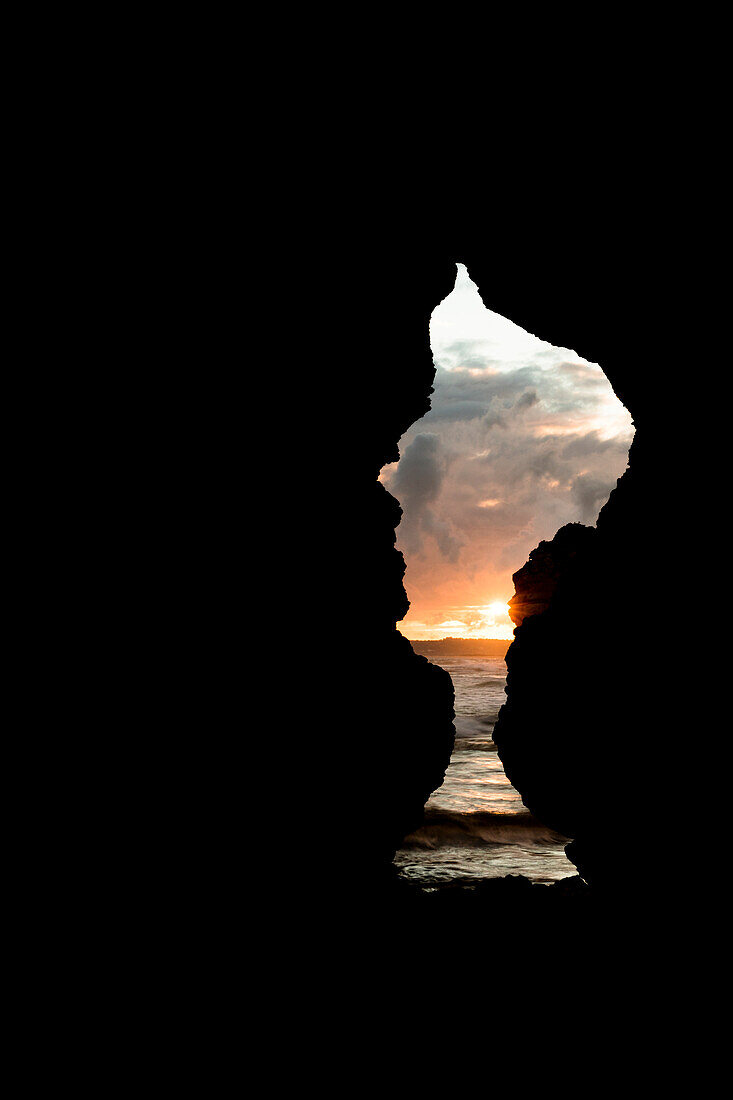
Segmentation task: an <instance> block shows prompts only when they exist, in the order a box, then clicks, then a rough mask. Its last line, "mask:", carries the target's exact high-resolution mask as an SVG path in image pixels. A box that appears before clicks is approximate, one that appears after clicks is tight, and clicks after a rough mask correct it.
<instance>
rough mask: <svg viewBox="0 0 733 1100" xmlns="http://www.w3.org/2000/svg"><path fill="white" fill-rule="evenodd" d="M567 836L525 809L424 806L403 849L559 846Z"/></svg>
mask: <svg viewBox="0 0 733 1100" xmlns="http://www.w3.org/2000/svg"><path fill="white" fill-rule="evenodd" d="M567 841H568V838H567V837H564V836H562V835H561V834H560V833H556V832H555V831H554V829H549V828H548V827H547V826H546V825H543V824H542V823H541V822H540V821H538V820H537V818H536V817H533V816H532V814H531V813H529V811H525V812H523V813H508V814H497V813H491V812H490V811H487V810H480V811H476V812H474V813H458V812H450V811H447V810H435V809H427V810H426V811H425V823H424V824H423V825H421V827H420V828H419V829H416V830H415V832H414V833H411V834H410V835H409V836H408V837H406V838H405V840H404V841H403V844H402V847H403V848H428V849H436V848H443V847H446V846H451V847H478V846H480V845H482V844H516V843H524V844H552V845H563V844H566V843H567Z"/></svg>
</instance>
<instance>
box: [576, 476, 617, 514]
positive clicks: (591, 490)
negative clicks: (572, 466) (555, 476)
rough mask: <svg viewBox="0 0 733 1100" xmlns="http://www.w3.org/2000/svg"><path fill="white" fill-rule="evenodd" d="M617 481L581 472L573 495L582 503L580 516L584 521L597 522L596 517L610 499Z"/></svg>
mask: <svg viewBox="0 0 733 1100" xmlns="http://www.w3.org/2000/svg"><path fill="white" fill-rule="evenodd" d="M615 484H616V482H615V480H614V481H609V480H608V479H607V478H598V477H593V476H592V475H591V474H580V475H579V476H578V477H576V478H575V480H574V481H573V484H572V488H571V496H572V498H573V500H575V501H576V502H577V503H578V504H579V505H580V518H581V521H582V522H583V523H595V521H596V517H597V516H598V513H599V512H600V510H601V508H602V507H603V505H604V504H605V503H606V501H607V500H608V498H609V496H610V494H611V490H612V489H613V488H614V486H615Z"/></svg>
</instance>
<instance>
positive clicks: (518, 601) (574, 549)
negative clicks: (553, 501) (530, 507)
mask: <svg viewBox="0 0 733 1100" xmlns="http://www.w3.org/2000/svg"><path fill="white" fill-rule="evenodd" d="M594 536H595V531H594V530H593V528H591V527H584V526H583V525H582V524H581V523H567V524H565V526H564V527H561V528H560V530H559V531H558V532H557V534H556V535H555V536H554V538H553V539H551V540H550V541H546V540H543V541H542V542H541V543H540V544H539V546H537V547H536V549H534V550H532V552H531V553H530V555H529V560H528V561H527V563H526V565H523V566H522V568H521V569H518V570H517V572H516V573H514V575H513V576H512V580H513V582H514V589H515V594H514V595H513V596H512V598H511V599H510V600H509V604H508V606H509V617H510V619H511V620H512V622H513V623H514V625H515V626H520V625H521V623H522V622H523V621H524V619H527V618H529V616H530V615H539V614H540V613H541V612H543V611H546V610H547V608H548V607H549V605H550V601H551V599H552V597H553V595H554V593H555V590H556V589H557V586H558V584H559V583H560V579H561V577H562V576H563V573H566V572H567V571H568V569H569V568H571V562H572V561H573V559H574V558H576V557H577V555H578V554H579V553H582V552H583V550H584V549H586V548H587V547H589V546H590V543H591V542H592V540H593V538H594Z"/></svg>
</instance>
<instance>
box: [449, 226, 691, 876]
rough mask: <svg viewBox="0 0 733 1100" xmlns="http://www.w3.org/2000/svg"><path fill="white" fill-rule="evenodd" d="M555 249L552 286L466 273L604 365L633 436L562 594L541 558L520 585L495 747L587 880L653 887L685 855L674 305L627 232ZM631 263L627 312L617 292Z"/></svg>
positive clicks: (556, 339)
mask: <svg viewBox="0 0 733 1100" xmlns="http://www.w3.org/2000/svg"><path fill="white" fill-rule="evenodd" d="M578 233H580V230H578ZM555 243H556V247H555V251H554V255H555V257H556V259H555V260H554V262H553V264H552V272H551V277H550V273H548V272H547V271H543V270H541V268H540V266H539V265H535V264H527V265H525V267H524V269H521V268H520V267H519V266H518V265H517V263H516V262H513V260H512V259H511V258H510V257H509V258H507V262H506V264H500V265H498V268H497V265H496V263H495V260H496V257H494V258H493V259H492V258H491V257H490V256H488V255H482V254H481V250H480V249H478V248H475V247H474V248H473V249H471V248H470V247H469V248H467V250H466V263H467V266H468V269H469V271H470V273H471V276H472V278H473V279H474V280H475V281H476V283H477V285H478V286H479V289H480V291H481V294H482V297H483V299H484V301H485V303H486V304H487V306H489V307H490V308H492V309H495V310H497V311H498V312H500V313H502V314H504V315H505V316H507V317H509V318H511V319H512V320H514V321H516V322H517V323H519V324H521V325H522V326H523V327H525V328H527V329H528V330H529V331H531V332H534V333H536V334H537V335H538V336H540V337H542V338H543V339H546V340H549V341H551V342H552V343H554V344H558V345H560V346H565V347H571V348H574V349H575V350H576V351H577V352H579V353H580V354H581V355H583V356H585V357H586V358H588V359H591V360H592V361H595V362H598V363H599V364H600V365H601V367H602V369H603V370H604V373H605V374H606V375H607V377H608V378H609V380H610V381H611V384H612V385H613V388H614V390H615V392H616V394H617V395H618V397H619V398H620V399H621V400H622V401H623V403H624V404H625V405H626V407H627V408H628V409H629V411H630V412H631V414H632V416H633V419H634V427H635V433H636V434H635V437H634V441H633V444H632V447H631V450H630V455H629V467H628V469H627V471H626V473H625V474H624V476H623V477H622V478H620V479H619V482H618V484H617V487H616V489H615V490H614V491H613V493H612V494H611V497H610V499H609V501H608V503H607V504H606V505H605V507H604V508H603V509H602V511H601V513H600V516H599V519H598V522H597V526H596V529H595V530H591V531H590V532H589V533H588V534H585V533H584V532H585V531H586V530H587V529H581V531H580V532H578V536H579V537H575V538H574V539H573V538H572V533H571V540H570V541H573V542H574V543H575V545H574V547H573V552H572V553H570V554H567V553H565V554H563V553H560V554H559V558H558V560H557V561H556V563H555V564H556V566H557V568H556V571H555V576H554V577H553V578H552V583H551V585H550V586H549V589H548V585H547V575H546V573H545V575H544V576H537V575H535V576H532V567H533V562H532V558H533V557H534V558H535V561H536V558H537V556H538V552H537V551H535V552H534V554H533V555H530V562H528V563H527V565H526V566H525V567H524V568H523V570H520V571H519V573H518V574H517V579H518V581H519V584H518V587H517V604H519V605H523V607H520V610H523V611H524V612H525V613H526V617H524V618H523V621H522V622H521V624H520V625H519V626H518V627H517V629H516V631H515V641H514V642H513V644H512V646H511V647H510V649H509V652H508V654H507V668H508V677H507V702H506V704H505V706H504V707H503V708H502V711H501V713H500V716H499V720H498V723H497V726H496V728H495V731H494V737H495V740H496V744H497V746H498V750H499V755H500V757H501V759H502V762H503V763H504V766H505V768H506V771H507V775H508V776H509V778H510V780H511V782H512V783H513V784H514V786H515V787H516V788H517V789H518V790H519V792H520V794H521V795H522V798H523V800H524V802H525V804H526V805H527V806H528V808H529V809H530V810H531V811H532V812H533V813H534V814H535V815H536V816H537V817H538V818H539V819H540V820H542V821H544V822H545V823H546V824H548V825H550V826H551V827H553V828H555V829H557V830H558V831H560V832H562V833H564V834H565V835H566V836H570V837H572V838H573V841H572V843H571V844H570V845H569V846H568V849H567V850H568V855H569V857H570V858H571V859H572V860H573V862H574V863H575V864H576V866H577V867H578V869H579V871H580V873H581V874H582V875H583V877H584V878H586V880H587V881H588V882H590V883H591V884H593V885H597V886H598V887H599V888H603V887H604V886H609V887H610V886H612V885H613V884H616V885H618V884H619V882H624V883H625V884H626V885H627V886H628V887H629V888H630V889H637V888H639V887H641V888H644V889H646V888H648V887H649V886H650V884H651V883H652V882H653V881H655V880H656V881H657V882H658V881H660V880H662V879H664V877H665V876H667V877H668V878H669V879H670V880H671V878H672V877H673V876H674V875H675V874H676V873H678V862H679V860H680V855H681V853H682V852H683V851H684V850H685V849H686V845H687V843H688V842H686V841H684V840H680V841H679V843H676V844H675V845H672V846H670V845H667V844H665V843H660V842H659V834H660V817H663V815H664V812H665V811H664V808H663V807H664V802H665V800H668V799H669V798H670V797H671V794H670V792H671V791H672V790H673V789H674V785H675V781H676V780H675V767H676V766H677V765H676V763H675V759H677V760H679V757H677V755H676V747H675V746H676V744H677V743H678V742H677V736H678V730H679V712H678V711H677V709H676V706H675V702H674V696H675V692H674V691H673V689H672V686H671V683H670V671H669V668H670V665H669V654H668V651H667V648H666V647H667V646H668V644H669V643H672V642H673V639H674V635H675V626H674V622H673V614H672V609H671V607H670V606H669V604H668V597H669V594H670V592H671V591H672V590H673V587H674V583H675V581H674V577H675V570H676V569H679V568H680V564H681V563H680V562H679V556H678V555H679V551H680V549H681V543H680V541H679V540H678V537H677V533H676V532H675V535H674V537H673V539H672V541H671V543H670V542H669V541H668V540H666V539H665V529H667V530H669V529H670V528H672V529H673V530H674V528H675V516H676V514H677V512H678V510H679V498H678V495H677V487H676V484H675V478H674V477H673V476H671V470H670V456H671V455H673V454H674V452H675V444H674V440H673V435H674V432H673V429H674V421H673V420H672V419H670V418H669V417H668V415H665V414H666V413H667V410H666V409H665V401H664V398H663V395H662V393H661V391H662V388H663V387H662V386H661V385H660V375H659V373H658V372H659V366H658V365H657V367H656V369H655V364H659V354H660V352H659V330H658V329H657V328H655V325H658V324H660V323H661V318H660V316H659V313H660V311H661V310H662V299H661V297H660V296H658V295H657V294H656V293H654V292H650V289H649V287H648V285H646V281H645V275H644V266H643V264H642V265H641V270H640V271H639V270H634V256H633V249H631V248H630V247H629V241H628V239H626V238H624V237H623V235H619V240H618V241H615V242H613V244H609V241H608V240H607V239H605V238H599V236H597V235H596V236H594V235H592V234H589V236H588V238H587V239H585V240H584V239H583V237H582V234H581V235H580V236H578V235H576V234H574V233H573V231H572V230H568V231H567V233H566V235H565V236H564V239H562V237H561V239H560V240H556V242H555ZM533 244H534V245H535V247H537V249H538V251H539V252H540V253H541V252H542V250H543V247H545V248H549V247H550V245H549V244H548V242H547V241H546V240H545V241H543V240H542V236H541V235H540V236H539V237H538V239H536V240H534V241H533ZM624 248H626V249H627V250H628V251H627V252H626V253H625V254H624V253H623V252H619V250H620V249H624ZM557 257H560V258H559V259H557ZM563 257H564V259H563ZM621 258H623V260H624V269H625V271H626V272H627V278H626V281H625V284H624V291H625V293H624V299H623V302H619V298H618V295H617V294H616V293H615V292H614V291H615V289H616V287H617V284H615V282H614V280H615V279H616V278H617V276H618V270H619V269H618V266H617V263H616V262H615V261H616V260H620V259H621ZM637 263H638V259H637ZM497 270H500V272H501V275H500V277H497ZM640 281H641V285H640ZM671 307H672V301H671V300H670V301H669V302H668V308H671ZM667 322H668V323H669V317H668V318H667ZM566 535H567V529H565V532H564V533H563V532H560V533H559V534H558V536H556V540H557V542H558V543H560V542H562V540H563V537H564V536H566ZM539 556H540V557H541V556H542V555H541V551H540V553H539ZM533 598H534V599H535V600H536V604H535V606H532V601H533Z"/></svg>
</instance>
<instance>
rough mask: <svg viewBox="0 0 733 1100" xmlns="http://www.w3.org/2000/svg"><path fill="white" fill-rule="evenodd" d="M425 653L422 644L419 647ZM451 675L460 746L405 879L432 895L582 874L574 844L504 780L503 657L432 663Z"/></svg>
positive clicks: (406, 861)
mask: <svg viewBox="0 0 733 1100" xmlns="http://www.w3.org/2000/svg"><path fill="white" fill-rule="evenodd" d="M413 648H414V649H415V650H416V651H417V652H418V653H419V652H420V644H419V642H413ZM429 659H430V660H432V661H433V663H434V664H439V665H440V666H441V668H444V669H445V670H446V671H447V672H448V673H450V676H451V679H452V680H453V686H454V688H455V693H456V701H455V710H456V718H455V727H456V744H455V748H454V750H453V755H452V757H451V762H450V767H449V768H448V771H447V772H446V776H445V781H444V782H443V785H442V787H439V788H438V790H437V791H435V792H434V793H433V794H432V795H431V797H430V800H429V801H428V803H427V806H426V807H425V823H424V825H423V826H422V828H420V829H418V830H417V831H416V832H415V833H412V834H411V835H410V836H409V837H407V838H406V839H405V841H404V842H403V846H402V848H400V850H399V851H398V852H397V855H396V856H395V865H396V866H397V867H398V869H399V872H400V876H401V877H402V878H405V879H408V880H410V881H411V882H413V883H415V884H416V885H419V886H421V887H423V888H425V889H427V890H435V889H439V888H440V887H444V886H448V885H466V886H470V885H472V884H475V883H476V882H479V881H481V880H482V879H486V878H501V877H503V876H504V875H524V876H525V877H526V878H528V879H530V880H531V881H532V882H544V883H549V882H555V881H556V880H557V879H562V878H568V877H570V876H572V875H575V874H577V872H576V869H575V867H574V866H573V864H572V863H571V862H570V861H569V860H568V858H567V856H566V855H565V852H564V851H563V848H564V846H565V844H567V838H566V837H563V836H560V834H559V833H555V832H553V831H552V829H547V828H545V827H544V826H543V825H541V824H540V823H539V822H538V821H536V820H535V819H534V818H533V817H532V815H531V814H530V813H529V811H528V810H527V809H526V808H525V806H524V805H523V804H522V800H521V798H520V796H519V794H518V792H517V791H516V790H515V789H514V787H512V785H511V783H510V782H509V780H508V779H507V777H506V775H505V774H504V769H503V767H502V764H501V760H500V759H499V757H498V754H497V752H496V746H495V745H494V742H493V741H492V739H491V735H492V733H493V730H494V723H495V722H496V719H497V716H498V714H499V709H500V707H501V706H502V704H503V703H504V700H505V695H504V685H505V682H506V665H505V663H504V658H503V657H484V656H475V657H473V656H472V657H467V656H458V655H456V656H449V655H444V654H442V653H441V654H440V656H434V655H430V657H429Z"/></svg>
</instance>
